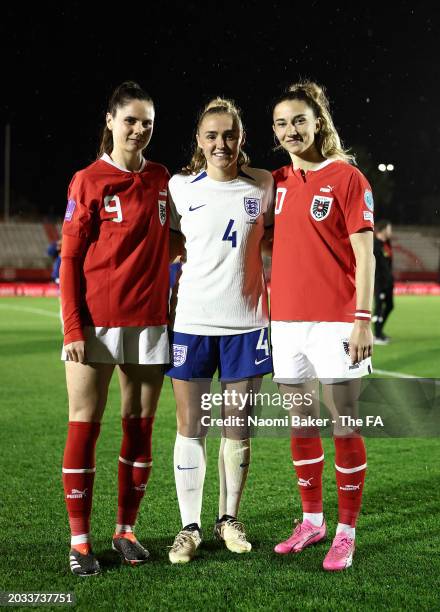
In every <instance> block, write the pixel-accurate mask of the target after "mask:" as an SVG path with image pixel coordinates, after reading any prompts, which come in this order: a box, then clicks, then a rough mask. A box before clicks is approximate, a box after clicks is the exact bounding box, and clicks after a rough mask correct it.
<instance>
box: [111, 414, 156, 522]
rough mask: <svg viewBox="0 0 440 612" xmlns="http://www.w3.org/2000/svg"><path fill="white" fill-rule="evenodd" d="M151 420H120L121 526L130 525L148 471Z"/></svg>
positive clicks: (119, 520) (137, 507) (119, 484)
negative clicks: (121, 435)
mask: <svg viewBox="0 0 440 612" xmlns="http://www.w3.org/2000/svg"><path fill="white" fill-rule="evenodd" d="M153 421H154V417H145V418H123V419H122V431H123V437H122V445H121V453H120V457H119V468H118V491H119V494H118V516H117V523H118V524H120V525H131V526H133V525H134V524H135V522H136V517H137V513H138V510H139V504H140V503H141V500H142V498H143V496H144V493H145V489H146V486H147V482H148V478H149V476H150V472H151V466H152V456H151V439H152V432H153Z"/></svg>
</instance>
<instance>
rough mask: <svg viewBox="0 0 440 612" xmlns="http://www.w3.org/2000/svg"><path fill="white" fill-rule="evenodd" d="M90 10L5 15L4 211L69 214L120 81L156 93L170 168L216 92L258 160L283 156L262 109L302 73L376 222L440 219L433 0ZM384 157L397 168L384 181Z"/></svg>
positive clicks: (158, 135)
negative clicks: (318, 88) (323, 100)
mask: <svg viewBox="0 0 440 612" xmlns="http://www.w3.org/2000/svg"><path fill="white" fill-rule="evenodd" d="M89 4H90V8H88V5H87V3H84V2H70V4H69V5H68V6H66V7H61V6H60V5H56V4H54V3H53V4H52V3H45V4H38V6H34V7H33V8H31V9H29V8H27V7H26V5H21V4H20V5H19V4H18V3H16V7H13V8H10V9H8V10H6V11H4V13H3V18H2V25H1V42H2V45H3V47H4V48H3V52H2V55H1V57H2V60H3V61H2V64H3V66H2V82H3V88H2V89H3V93H2V96H1V134H0V144H1V165H2V168H3V142H4V127H3V126H4V125H5V124H6V123H8V122H9V123H10V124H11V135H12V151H11V154H12V160H11V190H12V197H11V216H12V217H15V218H22V219H25V218H30V217H31V216H32V215H34V216H35V215H36V214H39V215H40V216H44V217H45V218H50V217H53V216H56V217H61V216H62V215H63V214H64V210H65V203H66V189H67V185H68V183H69V181H70V178H71V176H72V174H73V173H74V172H75V171H76V170H78V169H79V168H81V167H84V166H86V165H87V164H88V163H90V162H91V161H93V159H94V157H95V155H96V151H97V147H98V140H99V135H100V130H101V127H102V125H103V120H104V114H105V110H106V103H107V100H108V97H109V95H110V93H111V91H112V90H113V89H114V87H115V86H117V85H118V84H119V83H120V82H121V81H123V80H126V79H133V80H136V81H138V82H139V83H140V84H141V85H142V86H143V87H144V88H145V89H146V90H147V91H149V93H150V94H151V95H152V97H153V99H154V101H155V105H156V125H155V133H154V135H153V140H152V143H151V145H150V147H149V150H148V154H147V156H148V157H149V158H151V159H153V160H155V161H159V162H162V163H164V164H165V165H166V166H168V168H169V169H170V171H171V172H175V171H177V170H178V169H179V168H180V167H181V166H182V165H183V164H184V163H186V161H187V160H188V158H189V155H190V151H191V144H192V137H193V132H194V127H195V120H196V117H197V113H198V111H199V109H200V107H201V106H202V105H203V104H204V103H205V102H206V101H207V100H208V99H209V98H210V97H212V96H215V95H218V94H220V95H224V96H228V97H232V98H233V99H234V100H235V101H236V102H237V103H238V104H239V106H240V107H241V108H242V110H243V118H244V123H245V127H246V130H247V135H248V139H247V147H246V150H247V151H248V153H250V155H251V159H252V163H253V165H255V166H257V167H263V168H268V169H274V168H276V167H279V166H281V165H284V164H286V163H288V158H287V157H285V156H284V155H283V154H282V153H273V151H272V147H273V139H272V129H271V113H270V102H271V99H272V98H273V97H274V96H276V95H277V94H278V93H279V92H280V91H281V90H282V89H284V87H286V86H287V85H288V84H289V83H291V82H294V81H296V80H298V78H301V77H303V78H304V77H308V78H311V79H314V80H316V81H318V82H319V83H321V84H323V85H325V86H326V88H327V92H328V95H329V97H330V100H331V104H332V111H333V117H334V121H335V124H336V126H337V128H338V130H339V133H340V135H341V137H342V139H343V141H344V144H345V145H346V146H348V147H352V149H353V150H354V151H355V152H356V153H357V159H358V164H359V167H360V169H361V170H362V171H363V172H364V173H365V174H366V175H367V177H368V178H369V180H370V181H371V183H372V185H373V189H374V191H375V197H376V209H377V215H376V218H379V217H380V216H386V217H389V218H391V219H392V221H393V222H395V223H420V224H435V223H438V221H439V218H440V213H439V208H440V205H439V201H440V196H439V182H440V181H439V171H438V164H439V153H440V138H439V137H440V121H439V101H438V94H439V92H440V67H439V65H440V64H439V51H438V46H439V43H440V27H439V24H440V9H439V8H435V5H432V4H431V3H428V2H418V3H416V2H400V3H399V4H397V3H396V4H395V8H393V5H394V3H391V2H390V3H387V2H381V3H379V2H376V3H375V2H373V3H369V4H368V6H365V7H364V6H363V3H359V5H356V4H355V3H352V2H346V3H344V2H336V3H334V2H333V3H332V2H328V1H327V2H318V1H314V2H308V3H306V2H300V3H295V2H273V3H267V2H266V3H264V2H255V1H249V2H243V3H241V4H238V3H209V2H188V3H186V4H184V3H176V4H175V3H171V2H162V3H160V2H155V3H154V4H153V3H149V2H144V3H129V2H127V3H120V4H119V5H118V6H117V7H116V8H115V7H113V6H112V5H109V4H104V3H102V4H101V3H98V4H96V3H94V4H92V3H89ZM92 10H93V12H92ZM381 162H383V163H393V164H394V165H395V171H394V172H391V173H390V172H387V173H381V172H379V171H378V170H377V165H378V164H379V163H381ZM2 168H0V172H1V177H2V178H1V183H2V184H3V169H2ZM2 205H3V199H2Z"/></svg>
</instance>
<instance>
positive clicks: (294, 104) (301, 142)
mask: <svg viewBox="0 0 440 612" xmlns="http://www.w3.org/2000/svg"><path fill="white" fill-rule="evenodd" d="M320 123H321V121H320V119H319V118H316V117H315V114H314V112H313V110H312V109H311V108H310V106H308V104H307V103H306V102H304V100H296V99H295V100H283V101H282V102H280V103H279V104H277V105H276V106H275V108H274V110H273V126H272V127H273V131H274V133H275V136H276V137H277V139H278V141H279V143H280V145H281V146H282V147H283V149H285V150H286V151H287V152H288V153H289V154H290V156H291V157H295V156H296V157H300V158H307V157H310V156H314V155H316V153H318V151H317V148H316V144H315V135H316V134H317V133H318V132H319V128H320Z"/></svg>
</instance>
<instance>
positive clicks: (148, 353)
mask: <svg viewBox="0 0 440 612" xmlns="http://www.w3.org/2000/svg"><path fill="white" fill-rule="evenodd" d="M84 336H85V342H86V344H85V354H86V360H87V361H88V362H89V363H114V364H119V363H134V364H140V365H159V364H167V363H169V362H170V349H169V343H168V330H167V326H166V325H156V326H152V327H90V326H86V327H84ZM61 359H62V360H63V361H67V355H66V352H65V350H64V347H63V350H62V352H61Z"/></svg>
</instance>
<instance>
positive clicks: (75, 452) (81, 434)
mask: <svg viewBox="0 0 440 612" xmlns="http://www.w3.org/2000/svg"><path fill="white" fill-rule="evenodd" d="M100 427H101V425H100V423H84V422H81V421H70V422H69V426H68V431H67V440H66V446H65V449H64V459H63V484H64V493H65V499H66V506H67V513H68V515H69V523H70V530H71V533H72V536H78V535H81V534H88V533H89V531H90V514H91V511H92V497H93V481H94V478H95V469H96V468H95V447H96V441H97V439H98V436H99V431H100Z"/></svg>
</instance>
